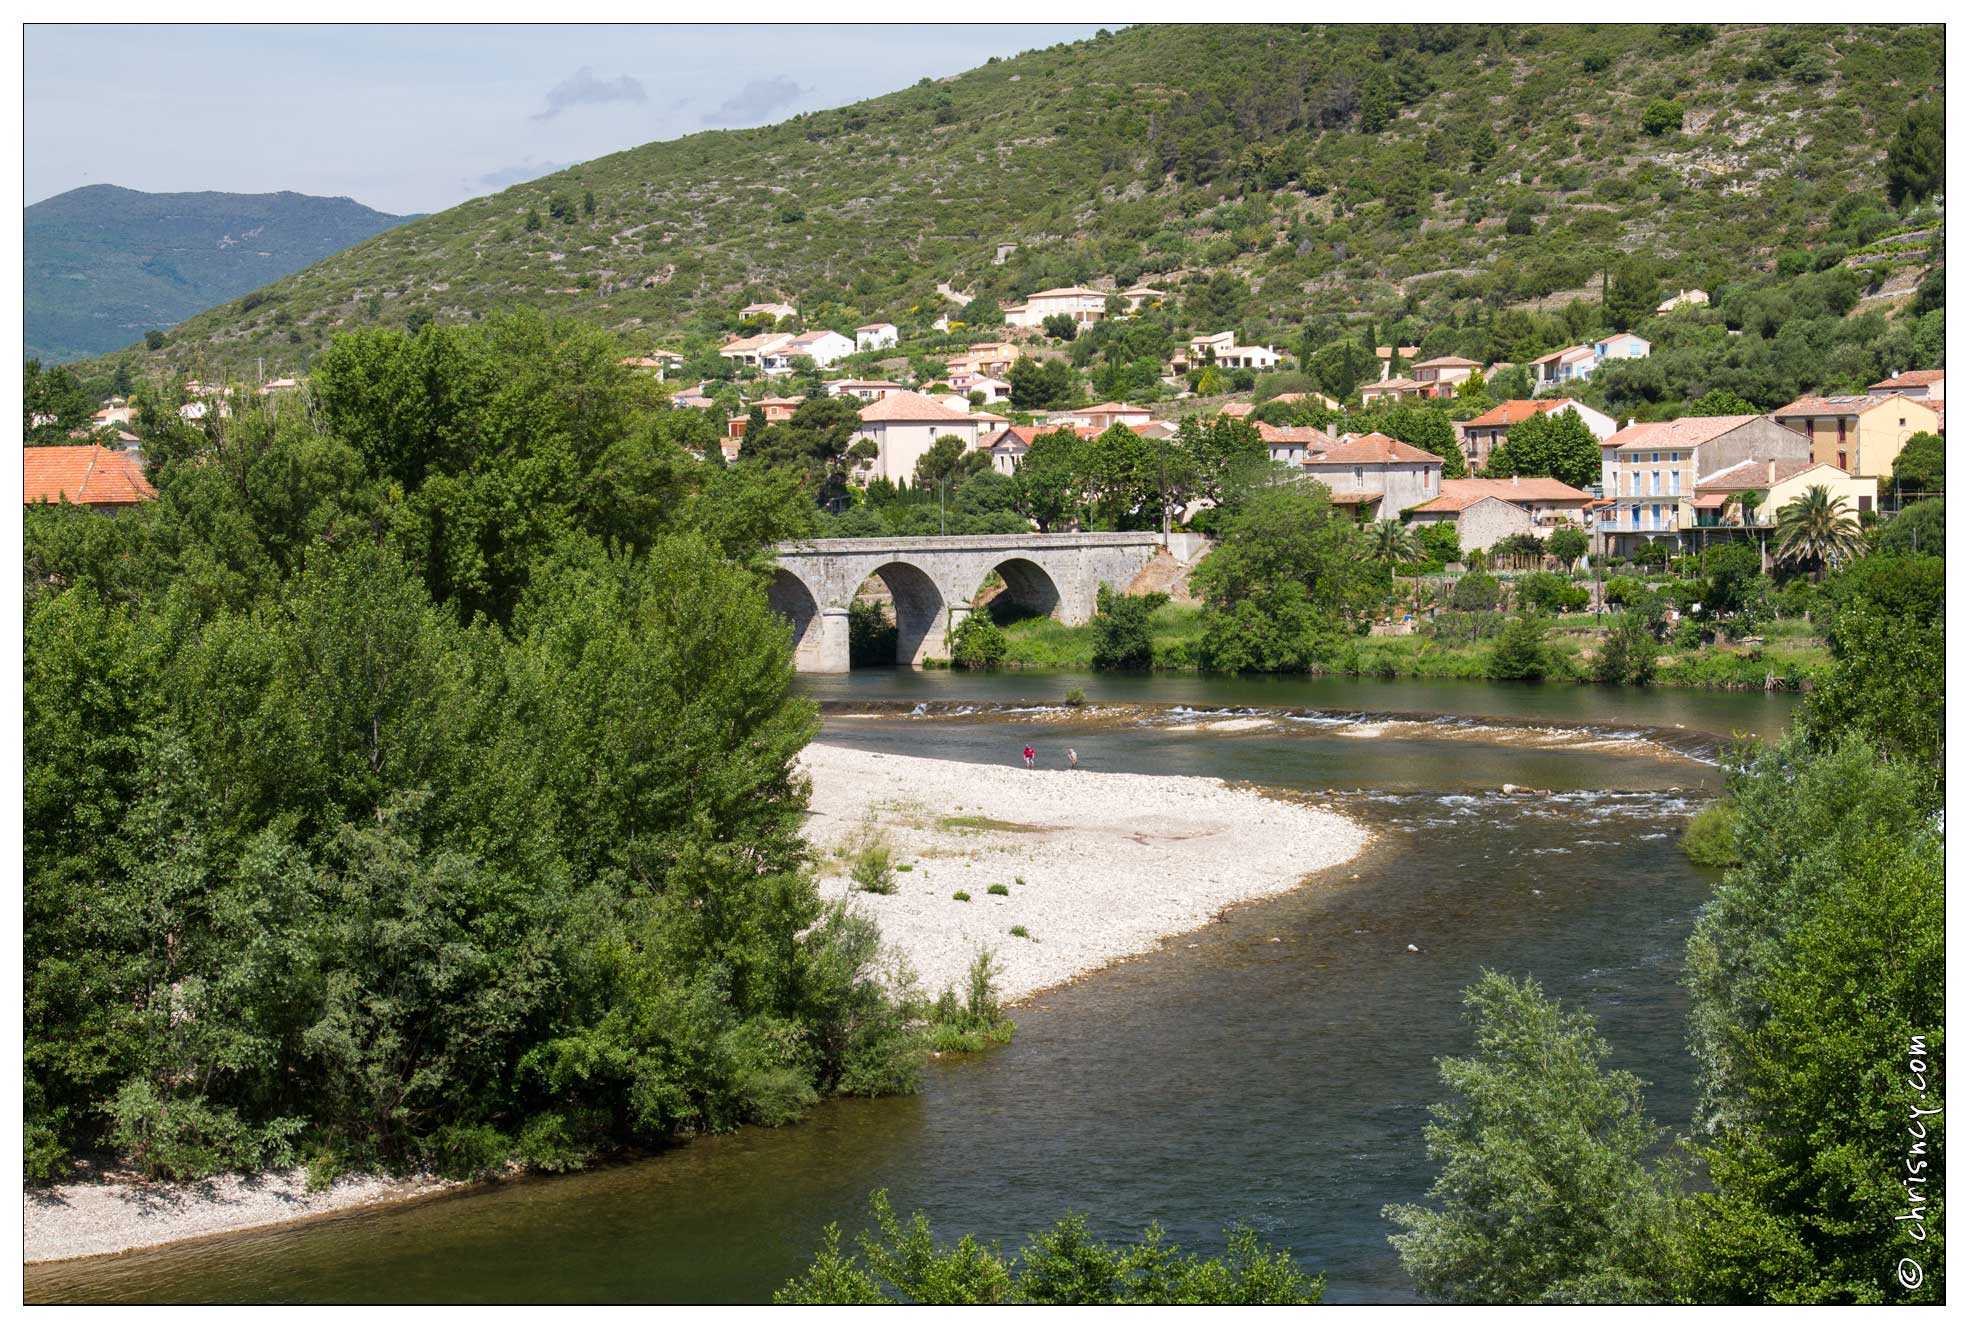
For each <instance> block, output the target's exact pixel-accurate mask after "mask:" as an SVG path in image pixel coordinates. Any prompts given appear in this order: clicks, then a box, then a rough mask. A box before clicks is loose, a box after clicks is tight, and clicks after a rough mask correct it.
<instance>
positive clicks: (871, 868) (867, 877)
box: [848, 823, 896, 895]
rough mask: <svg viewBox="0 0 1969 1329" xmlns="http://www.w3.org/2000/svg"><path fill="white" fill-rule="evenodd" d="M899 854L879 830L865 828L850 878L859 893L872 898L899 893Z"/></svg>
mask: <svg viewBox="0 0 1969 1329" xmlns="http://www.w3.org/2000/svg"><path fill="white" fill-rule="evenodd" d="M895 856H896V850H895V846H894V845H893V844H891V843H890V842H889V837H888V836H886V835H883V834H882V833H881V832H880V831H878V830H876V829H875V827H874V825H873V824H872V823H869V824H866V825H864V826H863V828H862V833H861V842H860V843H859V844H857V845H856V846H855V849H854V852H853V854H852V856H851V857H850V859H849V868H848V878H849V880H851V881H853V882H854V884H855V889H856V890H858V891H867V892H868V893H869V894H870V895H894V894H895V893H896V865H895Z"/></svg>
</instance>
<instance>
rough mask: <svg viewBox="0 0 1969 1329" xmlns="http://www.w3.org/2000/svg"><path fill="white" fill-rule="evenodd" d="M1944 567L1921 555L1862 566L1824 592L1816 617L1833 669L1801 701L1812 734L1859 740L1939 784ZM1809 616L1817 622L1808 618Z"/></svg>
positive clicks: (1879, 559)
mask: <svg viewBox="0 0 1969 1329" xmlns="http://www.w3.org/2000/svg"><path fill="white" fill-rule="evenodd" d="M1942 569H1943V560H1942V559H1941V558H1939V557H1935V556H1932V555H1927V554H1920V555H1916V554H1902V555H1875V556H1873V557H1871V558H1865V559H1861V560H1860V561H1859V562H1858V563H1856V564H1854V565H1853V566H1852V567H1851V568H1849V569H1848V570H1847V571H1846V572H1844V573H1843V574H1841V576H1840V577H1839V578H1838V579H1837V581H1836V583H1835V584H1833V585H1831V586H1829V587H1828V588H1827V606H1826V609H1825V611H1824V614H1823V617H1824V619H1825V620H1826V621H1825V624H1824V627H1823V631H1824V633H1825V638H1826V647H1827V649H1828V650H1829V651H1830V652H1831V654H1832V668H1831V670H1830V671H1829V673H1828V674H1827V676H1826V677H1825V678H1824V679H1823V680H1821V682H1820V685H1819V686H1818V687H1815V688H1814V689H1813V691H1812V693H1811V695H1810V697H1809V698H1808V699H1807V701H1806V705H1805V716H1806V719H1807V721H1808V722H1809V724H1810V726H1811V728H1812V729H1813V731H1814V732H1816V733H1819V734H1822V735H1833V734H1838V733H1842V732H1851V733H1857V734H1860V735H1862V736H1864V737H1865V738H1866V739H1867V740H1868V741H1870V742H1871V743H1873V744H1874V746H1875V747H1876V748H1877V749H1878V750H1879V751H1881V752H1884V753H1890V754H1899V755H1903V756H1906V757H1907V758H1909V759H1911V760H1913V761H1916V762H1919V763H1921V765H1922V766H1923V767H1924V768H1926V769H1930V770H1933V771H1934V772H1935V775H1936V777H1937V779H1939V778H1940V773H1941V760H1942V753H1943V729H1942V718H1943V711H1942V700H1943V698H1942V689H1941V688H1928V687H1911V686H1909V683H1908V680H1910V679H1920V678H1939V677H1940V676H1941V675H1940V674H1939V673H1937V672H1936V671H1938V670H1940V669H1941V667H1942V664H1943V659H1944V654H1945V652H1944V639H1945V633H1944V631H1943V613H1942V600H1941V588H1942V584H1943V577H1942ZM1814 617H1815V618H1816V617H1820V614H1819V613H1817V612H1815V614H1814Z"/></svg>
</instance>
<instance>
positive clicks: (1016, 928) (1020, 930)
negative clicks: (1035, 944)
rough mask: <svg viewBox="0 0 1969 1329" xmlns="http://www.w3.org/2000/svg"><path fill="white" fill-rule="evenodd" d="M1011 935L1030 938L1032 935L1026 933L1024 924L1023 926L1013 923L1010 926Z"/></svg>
mask: <svg viewBox="0 0 1969 1329" xmlns="http://www.w3.org/2000/svg"><path fill="white" fill-rule="evenodd" d="M1012 935H1013V936H1015V937H1031V936H1032V934H1031V933H1030V932H1027V931H1026V925H1025V924H1023V923H1014V924H1012Z"/></svg>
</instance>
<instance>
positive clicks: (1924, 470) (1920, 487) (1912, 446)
mask: <svg viewBox="0 0 1969 1329" xmlns="http://www.w3.org/2000/svg"><path fill="white" fill-rule="evenodd" d="M1942 471H1943V448H1942V438H1941V435H1939V434H1929V433H1919V434H1912V435H1910V436H1909V437H1908V440H1907V442H1906V443H1905V444H1903V445H1902V447H1901V451H1900V454H1899V455H1898V456H1896V457H1895V458H1894V479H1893V486H1894V489H1895V491H1896V492H1898V493H1902V494H1930V495H1933V494H1939V493H1941V492H1942Z"/></svg>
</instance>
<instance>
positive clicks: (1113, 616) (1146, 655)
mask: <svg viewBox="0 0 1969 1329" xmlns="http://www.w3.org/2000/svg"><path fill="white" fill-rule="evenodd" d="M1168 603H1169V597H1168V596H1167V595H1164V594H1162V593H1161V592H1159V591H1157V592H1152V593H1150V594H1147V595H1121V594H1117V593H1116V592H1115V591H1113V590H1111V589H1109V587H1108V584H1107V583H1106V582H1102V583H1101V586H1100V589H1099V591H1098V592H1096V595H1095V605H1096V613H1095V614H1094V624H1093V627H1094V668H1096V669H1102V670H1108V669H1147V668H1149V667H1150V666H1151V665H1153V664H1154V663H1155V635H1154V633H1153V632H1152V631H1151V629H1150V620H1151V619H1152V618H1153V617H1154V615H1155V611H1156V610H1158V609H1160V608H1162V606H1164V605H1165V604H1168Z"/></svg>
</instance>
